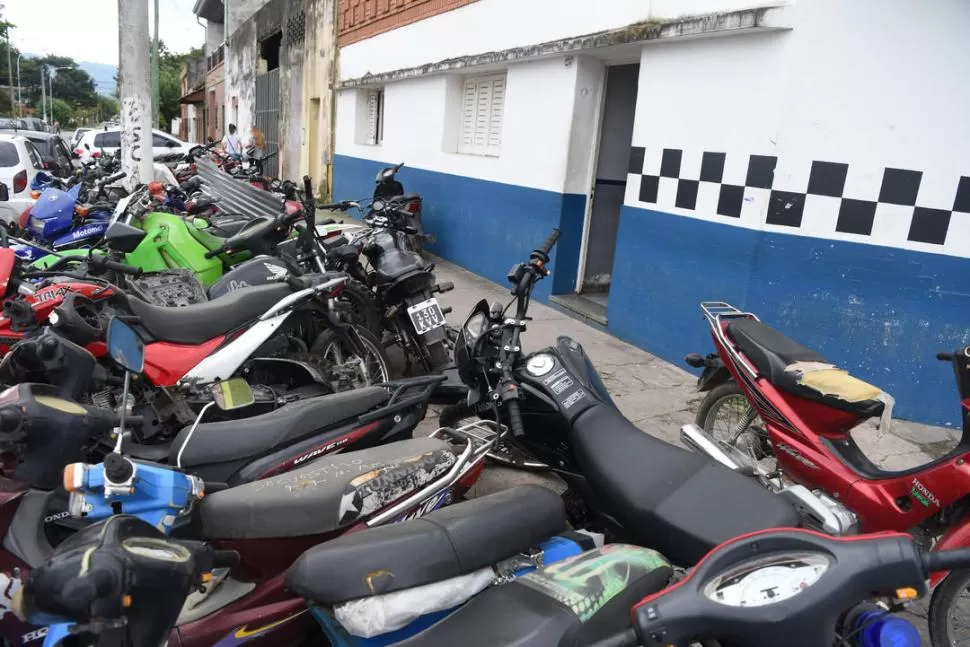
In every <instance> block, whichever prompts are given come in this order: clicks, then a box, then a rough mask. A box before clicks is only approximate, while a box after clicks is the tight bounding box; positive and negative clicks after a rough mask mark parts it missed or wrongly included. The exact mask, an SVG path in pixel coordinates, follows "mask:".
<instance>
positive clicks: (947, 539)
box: [930, 512, 970, 586]
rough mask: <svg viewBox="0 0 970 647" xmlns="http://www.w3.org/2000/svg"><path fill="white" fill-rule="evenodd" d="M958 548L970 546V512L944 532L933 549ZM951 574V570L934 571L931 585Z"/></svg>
mask: <svg viewBox="0 0 970 647" xmlns="http://www.w3.org/2000/svg"><path fill="white" fill-rule="evenodd" d="M957 548H970V512H968V513H966V514H964V515H963V516H962V517H960V518H959V519H958V520H957V522H956V524H954V525H953V526H952V527H951V528H950V529H949V530H947V531H946V533H944V535H943V536H942V537H941V538H940V540H939V541H938V542H936V546H934V547H933V550H955V549H957ZM947 575H949V571H945V572H941V573H933V575H932V576H931V577H930V586H936V585H937V584H939V583H940V582H942V581H943V578H945V577H946V576H947Z"/></svg>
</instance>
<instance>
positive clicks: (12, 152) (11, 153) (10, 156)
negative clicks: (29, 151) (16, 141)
mask: <svg viewBox="0 0 970 647" xmlns="http://www.w3.org/2000/svg"><path fill="white" fill-rule="evenodd" d="M19 165H20V155H18V154H17V147H16V146H14V145H13V143H11V142H0V167H3V168H9V167H11V166H19Z"/></svg>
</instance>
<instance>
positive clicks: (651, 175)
mask: <svg viewBox="0 0 970 647" xmlns="http://www.w3.org/2000/svg"><path fill="white" fill-rule="evenodd" d="M732 155H733V154H732ZM684 157H685V151H684V150H682V149H676V148H664V149H651V148H645V147H633V149H632V150H631V153H630V169H629V170H630V173H631V174H634V175H637V176H639V190H638V191H635V192H633V199H635V200H638V201H639V202H641V203H644V204H645V205H654V206H655V207H656V208H661V209H662V208H665V207H667V208H669V207H674V208H676V209H684V210H688V211H693V212H696V215H697V216H698V217H703V218H708V219H714V220H722V221H724V222H730V220H729V219H740V218H742V216H743V215H744V214H745V213H746V211H748V210H751V211H756V212H757V213H751V214H750V215H751V216H752V218H751V221H752V222H749V224H758V223H759V222H760V223H763V224H766V225H775V226H779V227H792V228H799V229H802V230H805V231H803V232H802V233H810V234H811V235H819V236H823V237H824V236H825V235H826V234H827V233H832V232H838V233H840V234H852V235H857V236H863V237H872V238H876V239H877V240H873V241H872V242H877V243H879V244H892V242H893V241H890V240H884V239H887V238H892V236H890V235H888V234H887V235H882V236H880V235H878V233H874V227H875V228H876V229H879V227H880V224H881V223H880V218H882V219H883V221H884V226H883V228H882V230H880V231H885V232H891V231H892V230H893V229H898V228H899V227H900V226H901V225H902V226H905V227H908V231H906V232H902V231H900V232H899V235H900V237H902V236H904V237H905V241H908V242H911V243H925V244H928V245H944V244H946V242H947V234H948V233H949V232H950V230H951V221H952V220H953V214H954V213H955V212H959V213H961V214H970V177H967V176H963V177H959V179H958V180H957V181H956V182H955V183H954V184H953V186H952V189H944V190H943V191H944V192H945V194H946V195H944V196H943V197H939V196H937V197H936V199H935V200H934V201H935V203H936V204H934V205H932V206H930V205H920V204H919V202H920V186H921V183H922V182H923V173H922V172H921V171H915V170H909V169H899V168H884V169H882V179H881V183H880V185H879V187H878V195H871V196H863V195H846V193H847V192H846V177H847V175H848V174H849V164H845V163H840V162H828V161H812V162H811V170H810V172H809V175H808V182H807V186H806V188H805V190H804V191H788V190H781V189H780V188H776V186H777V184H778V183H777V182H776V180H775V175H776V169H777V167H778V158H777V157H775V156H772V155H747V156H746V157H747V171H746V173H744V176H743V179H742V178H741V177H740V175H738V176H737V177H736V178H731V179H734V180H735V181H728V179H727V178H726V172H725V168H726V165H727V162H728V154H727V153H723V152H709V151H705V152H703V154H702V155H701V156H700V160H699V164H697V163H696V161H697V160H696V158H695V159H694V161H695V164H693V165H685V164H684V163H683V161H684ZM731 161H733V162H737V161H739V160H737V159H732V160H731ZM687 166H693V168H687ZM733 168H734V169H735V170H737V169H739V167H738V165H737V163H735V164H734V167H733ZM874 189H875V187H873V190H872V192H873V193H874ZM950 191H952V193H951V192H950ZM944 205H945V207H946V208H940V207H941V206H944ZM823 212H825V213H829V214H831V217H826V216H820V221H819V222H816V223H813V222H811V219H812V218H813V216H814V214H816V213H819V214H821V213H823ZM901 218H903V219H905V220H906V222H905V223H900V222H899V220H900V219H901ZM965 220H966V219H965ZM848 238H851V236H849V237H848ZM896 242H899V243H902V242H903V241H902V240H898V241H896Z"/></svg>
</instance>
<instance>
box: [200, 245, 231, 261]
mask: <svg viewBox="0 0 970 647" xmlns="http://www.w3.org/2000/svg"><path fill="white" fill-rule="evenodd" d="M224 251H226V246H225V245H223V246H222V247H219V248H218V249H212V250H209V251H207V252H206V253H205V254H203V256H205V258H213V257H215V256H218V255H219V254H221V253H222V252H224Z"/></svg>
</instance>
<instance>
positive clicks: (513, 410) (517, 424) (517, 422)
mask: <svg viewBox="0 0 970 647" xmlns="http://www.w3.org/2000/svg"><path fill="white" fill-rule="evenodd" d="M506 406H507V407H508V410H509V427H510V428H511V429H512V435H513V436H515V437H516V438H521V437H522V436H524V435H525V427H523V426H522V414H521V413H520V412H519V402H518V400H509V402H508V404H507V405H506Z"/></svg>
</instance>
